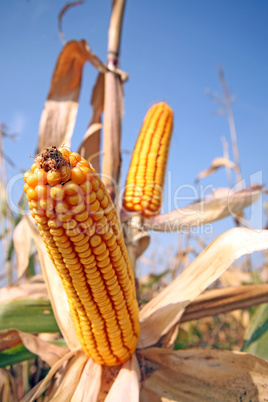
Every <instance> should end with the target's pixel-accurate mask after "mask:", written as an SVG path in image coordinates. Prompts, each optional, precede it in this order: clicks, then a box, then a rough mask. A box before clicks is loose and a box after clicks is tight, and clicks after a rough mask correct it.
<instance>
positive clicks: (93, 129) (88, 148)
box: [78, 73, 104, 172]
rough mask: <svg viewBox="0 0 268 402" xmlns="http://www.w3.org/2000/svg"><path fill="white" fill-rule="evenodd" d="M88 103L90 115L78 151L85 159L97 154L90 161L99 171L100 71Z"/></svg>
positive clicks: (101, 92) (101, 81)
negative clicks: (89, 104) (90, 109)
mask: <svg viewBox="0 0 268 402" xmlns="http://www.w3.org/2000/svg"><path fill="white" fill-rule="evenodd" d="M90 103H91V106H92V116H91V119H90V123H89V126H88V129H87V131H86V134H85V136H84V138H83V140H82V144H81V145H80V147H79V150H78V153H79V154H80V155H81V156H82V157H83V158H85V159H89V158H90V157H92V155H95V154H97V156H96V157H95V158H94V159H93V160H92V161H91V163H92V165H93V167H94V169H95V170H96V172H100V161H99V152H100V129H101V128H102V125H101V114H102V112H103V107H104V74H102V73H99V75H98V77H97V81H96V84H95V86H94V88H93V92H92V97H91V102H90Z"/></svg>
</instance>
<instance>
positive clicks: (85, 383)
mask: <svg viewBox="0 0 268 402" xmlns="http://www.w3.org/2000/svg"><path fill="white" fill-rule="evenodd" d="M101 371H102V368H101V366H100V365H99V364H97V363H95V362H94V361H93V360H92V359H88V360H87V362H86V364H85V366H84V369H83V372H82V374H81V377H80V381H79V383H78V385H77V388H76V390H75V392H74V394H73V396H72V399H71V401H72V402H76V401H79V402H88V401H91V402H95V401H97V400H98V394H99V390H100V384H101ZM89 379H90V380H89Z"/></svg>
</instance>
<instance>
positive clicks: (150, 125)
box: [123, 102, 173, 217]
mask: <svg viewBox="0 0 268 402" xmlns="http://www.w3.org/2000/svg"><path fill="white" fill-rule="evenodd" d="M172 126H173V112H172V110H171V109H170V107H169V106H168V105H167V104H166V103H164V102H161V103H158V104H156V105H153V106H152V107H151V108H150V110H149V111H148V113H147V115H146V117H145V119H144V122H143V126H142V128H141V131H140V134H139V137H138V140H137V143H136V146H135V149H134V152H133V156H132V160H131V164H130V168H129V171H128V176H127V181H126V188H125V193H124V197H123V207H124V209H125V210H127V211H133V212H134V211H138V212H140V213H141V215H143V216H145V217H150V216H152V215H156V214H158V213H159V212H160V208H161V202H162V192H163V186H164V180H165V172H166V165H167V158H168V151H169V144H170V139H171V133H172Z"/></svg>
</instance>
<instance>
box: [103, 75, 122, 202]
mask: <svg viewBox="0 0 268 402" xmlns="http://www.w3.org/2000/svg"><path fill="white" fill-rule="evenodd" d="M104 88H105V90H104V123H103V161H102V180H103V182H104V184H105V186H106V188H107V191H108V192H109V194H110V196H111V198H112V200H114V199H115V195H116V185H117V184H118V182H119V177H120V168H121V154H120V147H121V124H122V116H123V88H122V83H121V80H120V77H119V76H118V75H117V74H116V73H114V72H110V71H109V72H107V73H106V74H105V84H104Z"/></svg>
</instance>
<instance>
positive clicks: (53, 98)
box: [38, 40, 106, 152]
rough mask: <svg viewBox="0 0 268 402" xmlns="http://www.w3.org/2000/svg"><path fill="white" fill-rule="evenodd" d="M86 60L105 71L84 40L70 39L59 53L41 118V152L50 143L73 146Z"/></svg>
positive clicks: (39, 147)
mask: <svg viewBox="0 0 268 402" xmlns="http://www.w3.org/2000/svg"><path fill="white" fill-rule="evenodd" d="M86 61H89V62H90V63H92V64H93V65H94V67H96V68H98V69H100V70H101V71H106V67H105V65H104V64H103V63H102V62H101V61H100V60H99V59H98V57H97V56H96V55H94V54H93V53H92V52H91V51H90V48H89V46H88V44H87V42H86V41H85V40H81V41H70V42H68V43H67V44H66V45H65V46H64V48H63V50H62V52H61V53H60V56H59V58H58V61H57V64H56V67H55V70H54V73H53V77H52V81H51V86H50V90H49V94H48V97H47V100H46V103H45V107H44V109H43V112H42V116H41V120H40V126H39V144H38V152H40V151H42V150H43V149H44V148H46V147H48V146H51V145H55V146H57V147H60V146H62V145H63V144H65V145H66V146H70V142H71V137H72V134H73V129H74V125H75V120H76V115H77V109H78V99H79V95H80V88H81V80H82V70H83V66H84V64H85V62H86Z"/></svg>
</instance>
